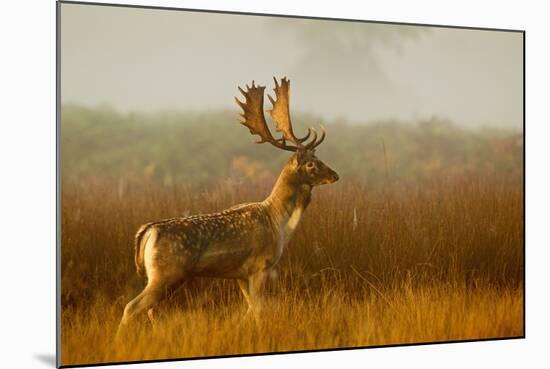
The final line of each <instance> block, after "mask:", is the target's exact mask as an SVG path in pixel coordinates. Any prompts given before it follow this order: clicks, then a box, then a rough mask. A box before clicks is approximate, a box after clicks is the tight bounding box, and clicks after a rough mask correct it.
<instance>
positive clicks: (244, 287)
mask: <svg viewBox="0 0 550 369" xmlns="http://www.w3.org/2000/svg"><path fill="white" fill-rule="evenodd" d="M238 281H239V287H240V288H241V292H242V293H243V296H244V299H245V301H246V303H247V305H248V310H246V313H245V314H244V316H243V318H242V320H241V321H243V320H245V319H246V318H248V316H249V315H250V313H251V312H252V303H251V302H250V294H249V292H248V279H239V280H238Z"/></svg>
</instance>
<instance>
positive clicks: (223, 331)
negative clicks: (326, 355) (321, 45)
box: [61, 168, 524, 365]
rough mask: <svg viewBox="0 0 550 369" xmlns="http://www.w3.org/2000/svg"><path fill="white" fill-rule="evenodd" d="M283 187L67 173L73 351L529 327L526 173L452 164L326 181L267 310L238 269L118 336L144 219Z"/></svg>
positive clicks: (184, 291) (141, 351)
mask: <svg viewBox="0 0 550 369" xmlns="http://www.w3.org/2000/svg"><path fill="white" fill-rule="evenodd" d="M336 169H337V168H336ZM271 184H272V183H271V182H270V181H269V180H264V181H261V182H259V183H254V182H250V183H248V182H247V181H244V182H243V183H239V184H235V183H224V182H215V183H214V182H212V183H211V184H210V185H208V186H202V187H189V186H183V185H178V184H167V185H161V184H158V183H156V182H146V181H130V182H128V181H126V182H124V181H114V180H113V181H110V180H108V179H105V178H102V179H100V178H86V179H85V180H83V179H81V180H79V181H76V180H69V179H65V180H63V182H62V197H61V222H62V224H61V230H62V232H61V236H62V240H61V242H62V243H61V244H62V249H61V250H62V254H61V257H62V261H61V271H62V290H61V298H62V318H61V363H62V364H63V365H74V364H86V363H98V362H113V361H133V360H152V359H167V358H188V357H197V356H218V355H233V354H248V353H260V352H271V351H295V350H310V349H327V348H339V347H354V346H372V345H388V344H403V343H415V342H434V341H446V340H470V339H483V338H496V337H517V336H522V335H523V333H524V326H523V314H524V311H523V276H524V267H523V265H524V264H523V261H524V260H523V232H524V228H523V190H522V183H521V178H519V177H518V176H506V175H502V174H499V175H497V174H490V173H487V174H486V175H475V174H468V175H466V174H460V173H453V174H449V175H442V174H440V175H437V176H432V177H431V178H430V179H421V180H420V179H419V180H412V179H411V180H400V181H392V180H391V179H388V180H387V183H385V184H383V185H377V186H371V185H370V184H369V183H368V182H365V181H354V180H352V179H349V180H347V179H346V178H342V180H341V181H340V182H338V183H336V184H334V185H330V186H326V187H323V188H319V189H317V190H315V191H314V194H313V200H312V204H311V205H310V207H309V208H308V210H307V212H306V214H305V216H304V219H303V221H302V223H301V224H300V226H299V227H298V230H297V232H296V234H295V235H294V237H293V239H292V240H291V242H290V244H289V246H288V248H287V249H286V251H285V253H284V254H283V258H282V260H281V262H280V263H279V264H278V266H277V271H278V275H277V276H276V277H274V278H272V279H271V280H270V281H269V282H268V284H267V285H266V288H265V301H266V303H265V309H264V316H263V319H262V321H261V322H260V323H258V324H256V323H254V322H253V321H244V322H241V317H242V316H243V314H244V313H245V311H246V304H245V302H244V300H243V298H242V296H241V293H240V291H239V290H238V287H237V283H236V282H234V281H230V280H208V279H197V280H193V281H190V282H188V283H187V284H185V285H184V286H183V287H182V288H181V289H179V290H178V291H177V292H176V294H175V295H174V296H172V297H171V298H169V299H168V300H166V301H165V302H164V303H163V305H162V306H161V309H160V313H159V323H158V326H157V327H156V329H155V330H154V331H153V330H152V328H151V326H150V324H149V322H148V320H147V318H146V317H143V319H139V320H137V321H136V322H135V323H134V325H133V328H132V331H131V334H130V335H129V337H128V338H127V339H126V340H125V341H123V342H120V343H118V344H115V343H114V341H113V336H114V333H115V330H116V327H117V325H118V322H119V319H120V317H121V314H122V310H123V308H124V305H125V304H126V303H127V302H128V301H129V300H130V299H131V298H133V297H134V296H135V295H136V294H137V293H138V292H139V291H140V290H141V288H142V287H143V285H144V281H143V280H141V279H140V278H139V277H138V276H137V275H136V273H135V269H134V261H133V236H134V233H135V231H136V230H137V228H138V227H139V226H140V225H141V224H142V223H145V222H147V221H151V220H156V219H162V218H165V217H173V216H176V215H184V214H193V213H207V212H212V211H217V210H221V209H223V208H226V207H228V206H231V205H233V204H236V203H240V202H248V201H257V200H261V199H263V198H264V197H265V196H266V195H267V194H268V193H269V191H270V186H271Z"/></svg>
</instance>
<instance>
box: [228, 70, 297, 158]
mask: <svg viewBox="0 0 550 369" xmlns="http://www.w3.org/2000/svg"><path fill="white" fill-rule="evenodd" d="M238 88H239V91H240V92H241V94H243V96H244V97H245V102H242V101H240V100H239V99H237V98H236V97H235V101H236V102H237V104H238V105H239V106H240V107H241V109H243V113H241V116H242V117H243V118H244V120H243V121H241V122H240V123H241V124H242V125H244V126H246V127H248V129H249V130H250V133H251V134H253V135H258V136H260V141H258V142H257V143H264V142H269V143H270V144H272V145H273V146H276V147H278V148H280V149H283V150H288V151H296V150H298V147H294V146H289V145H286V144H285V143H284V139H282V140H276V139H275V138H273V136H272V135H271V132H270V131H269V128H268V127H267V123H266V121H265V117H264V112H263V107H264V90H265V86H259V85H258V86H256V85H255V83H254V81H252V87H249V86H248V85H246V91H244V90H243V89H242V88H240V87H238Z"/></svg>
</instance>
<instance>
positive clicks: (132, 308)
mask: <svg viewBox="0 0 550 369" xmlns="http://www.w3.org/2000/svg"><path fill="white" fill-rule="evenodd" d="M180 283H181V280H180V279H175V278H173V279H170V280H164V281H158V280H156V281H155V280H150V281H149V283H147V286H146V287H145V289H144V290H143V291H141V293H140V294H139V295H137V296H136V297H135V298H134V299H133V300H132V301H130V302H129V303H128V304H127V305H126V307H125V308H124V313H123V314H122V319H121V320H120V324H119V326H118V330H117V334H116V336H117V338H118V337H119V336H120V334H121V332H122V331H124V329H125V328H126V327H127V326H128V323H129V322H130V321H131V320H132V319H133V318H134V317H136V316H137V315H139V314H140V313H142V312H145V311H147V315H148V316H149V319H150V320H151V323H152V324H153V326H154V319H151V318H152V315H153V314H152V312H149V311H152V308H153V306H155V305H157V304H158V303H159V302H161V301H162V300H163V299H164V298H166V297H167V296H168V295H170V294H171V293H172V292H173V291H174V290H175V289H176V288H177V287H178V286H179V285H180Z"/></svg>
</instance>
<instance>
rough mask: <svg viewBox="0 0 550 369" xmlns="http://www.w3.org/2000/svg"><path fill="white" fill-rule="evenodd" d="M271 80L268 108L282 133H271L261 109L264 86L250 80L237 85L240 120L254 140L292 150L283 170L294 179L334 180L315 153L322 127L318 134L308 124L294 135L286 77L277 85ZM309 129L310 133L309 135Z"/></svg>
mask: <svg viewBox="0 0 550 369" xmlns="http://www.w3.org/2000/svg"><path fill="white" fill-rule="evenodd" d="M273 80H274V81H275V88H274V91H275V99H274V98H273V97H271V95H267V97H268V98H269V101H271V103H272V104H273V108H272V109H270V110H268V112H269V113H270V115H271V118H272V119H273V122H274V123H275V128H276V130H277V131H279V132H281V133H282V137H281V138H278V139H276V138H274V137H273V135H272V134H271V131H270V130H269V127H268V126H267V122H266V120H265V116H264V111H263V106H264V90H265V86H259V85H258V86H256V85H255V83H254V81H252V86H248V85H247V86H246V91H244V90H243V89H242V88H240V87H239V91H240V92H241V93H242V94H243V96H244V97H245V102H242V101H240V100H239V99H237V98H235V101H236V102H237V104H238V105H239V106H240V107H241V108H242V109H243V113H241V116H242V117H243V120H242V121H241V124H243V125H244V126H246V127H248V129H249V130H250V133H251V134H254V135H258V136H260V141H258V142H257V143H264V142H269V143H270V144H271V145H273V146H275V147H277V148H279V149H281V150H287V151H292V152H294V154H293V155H292V157H291V158H290V160H289V161H288V163H287V165H286V167H285V171H286V172H287V175H288V176H289V177H290V178H291V179H292V180H294V181H296V183H301V184H307V185H310V186H318V185H322V184H327V183H333V182H336V181H337V180H338V174H337V173H336V172H335V171H334V170H332V169H331V168H329V167H328V166H327V165H326V164H325V163H323V162H322V161H321V160H319V159H318V158H317V157H316V156H315V148H316V147H317V146H319V145H320V144H321V143H322V142H323V140H324V139H325V137H326V132H325V130H324V129H323V131H322V133H321V137H318V135H317V132H316V131H315V130H314V129H313V128H308V131H307V134H306V135H305V136H304V137H302V138H298V137H296V136H295V135H294V131H293V129H292V122H291V120H290V111H289V97H290V81H289V80H288V79H286V78H283V79H281V84H280V85H279V83H278V82H277V79H276V78H275V77H273ZM312 133H313V137H312V138H311V139H310V137H311V135H312Z"/></svg>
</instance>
